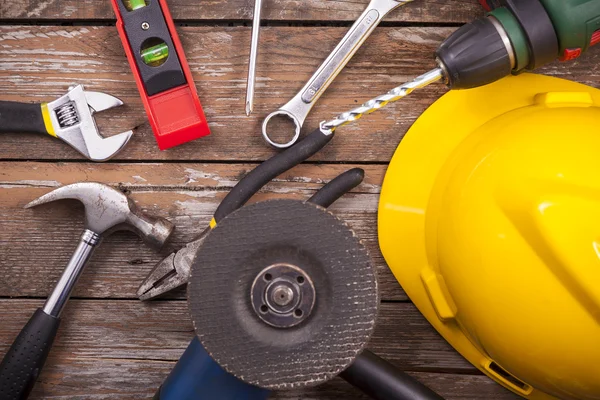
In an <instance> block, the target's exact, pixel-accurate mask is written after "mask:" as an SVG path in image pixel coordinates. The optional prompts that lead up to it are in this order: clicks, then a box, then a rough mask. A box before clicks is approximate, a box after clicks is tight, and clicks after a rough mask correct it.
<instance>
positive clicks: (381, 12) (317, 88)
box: [262, 0, 412, 149]
mask: <svg viewBox="0 0 600 400" xmlns="http://www.w3.org/2000/svg"><path fill="white" fill-rule="evenodd" d="M411 1H412V0H371V2H370V3H369V5H368V6H367V9H366V10H365V11H364V12H363V13H362V15H361V16H360V17H359V18H358V19H357V20H356V22H355V23H354V25H352V27H351V28H350V30H349V31H348V33H346V36H344V37H343V39H342V40H341V41H340V43H338V45H337V46H336V47H335V49H333V51H332V52H331V54H329V56H328V57H327V59H326V60H325V61H324V62H323V64H321V66H320V67H319V69H317V72H315V74H314V75H313V76H312V77H311V78H310V79H309V80H308V82H307V83H306V85H305V86H304V87H303V88H302V89H301V90H300V92H298V94H296V96H294V98H292V99H291V100H290V101H289V102H288V103H287V104H285V105H283V106H282V107H281V108H279V109H278V110H277V111H274V112H272V113H271V114H269V115H268V116H267V118H265V120H264V122H263V125H262V134H263V137H264V138H265V140H266V141H267V143H269V144H270V145H271V146H274V147H277V148H280V149H284V148H287V147H290V146H291V145H293V144H294V143H296V141H297V140H298V138H299V137H300V130H301V129H302V125H303V124H304V120H305V119H306V116H307V115H308V113H309V112H310V110H311V109H312V108H313V106H314V105H315V103H316V102H317V101H318V100H319V98H320V97H321V95H322V94H323V92H325V90H326V89H327V88H328V87H329V85H330V84H331V82H332V81H333V80H334V79H335V77H336V76H337V75H338V74H339V73H340V71H341V70H342V69H343V68H344V67H345V66H346V64H347V63H348V61H350V58H352V56H353V55H354V53H356V51H357V50H358V49H359V47H360V46H361V45H362V44H363V43H364V41H365V40H366V39H367V38H368V37H369V35H371V33H372V32H373V30H374V29H375V28H376V27H377V25H378V24H379V22H380V21H381V20H382V19H383V18H384V17H385V16H386V15H387V14H388V13H389V12H390V11H392V10H394V9H395V8H397V7H400V6H403V5H405V4H407V3H410V2H411ZM276 116H283V117H286V118H288V119H290V120H291V121H292V122H293V123H294V126H295V133H294V136H293V137H292V139H291V140H290V141H289V142H286V143H279V142H276V141H274V140H273V139H272V138H271V137H270V136H269V132H268V125H269V121H271V119H272V118H273V117H276Z"/></svg>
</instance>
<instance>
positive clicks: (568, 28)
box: [322, 0, 600, 130]
mask: <svg viewBox="0 0 600 400" xmlns="http://www.w3.org/2000/svg"><path fill="white" fill-rule="evenodd" d="M480 2H481V3H482V4H483V5H484V6H485V7H486V9H487V10H489V11H490V12H489V13H488V15H487V16H485V17H483V18H480V19H477V20H475V21H473V22H471V23H469V24H467V25H464V26H463V27H462V28H460V29H458V30H457V31H456V32H454V33H453V34H452V35H451V36H450V37H448V39H446V40H445V41H444V42H443V43H442V44H441V45H440V47H439V48H438V50H437V51H436V54H435V55H436V62H437V64H438V67H437V68H434V69H432V70H431V71H429V72H427V73H425V74H423V75H421V76H419V77H418V78H416V79H414V80H413V81H411V82H408V83H406V84H404V85H401V86H398V87H396V88H394V89H392V90H391V91H390V92H388V93H387V94H385V95H383V96H379V97H377V98H375V99H372V100H370V101H368V102H366V103H365V104H363V105H362V106H360V107H357V108H355V109H353V110H351V111H349V112H346V113H343V114H341V115H340V116H338V117H337V118H336V119H334V120H331V121H328V122H325V123H323V124H322V127H323V129H326V130H335V129H336V128H338V127H340V126H342V125H345V124H347V123H349V122H352V121H355V120H357V119H358V118H360V117H361V116H362V115H365V114H370V113H371V112H373V111H376V110H378V109H380V108H382V107H384V106H385V105H386V104H387V103H389V102H394V101H397V100H399V99H401V98H403V97H405V96H407V95H408V94H410V93H411V92H412V91H413V90H415V89H418V88H422V87H425V86H428V85H429V84H431V83H434V82H437V81H440V80H441V81H443V82H444V83H445V84H446V85H447V86H448V87H449V88H450V89H470V88H474V87H478V86H483V85H486V84H489V83H492V82H495V81H497V80H498V79H501V78H503V77H505V76H508V75H510V74H511V73H518V72H522V71H525V70H533V69H535V68H538V67H540V66H542V65H544V64H547V63H549V62H551V61H554V60H555V59H557V58H558V59H559V60H561V61H568V60H573V59H575V58H577V57H579V56H580V55H581V54H583V53H584V52H585V51H587V50H589V49H590V48H591V47H592V46H594V45H596V44H598V43H600V2H598V1H583V2H582V1H579V0H567V1H552V0H501V1H497V0H493V1H491V0H489V1H486V0H480Z"/></svg>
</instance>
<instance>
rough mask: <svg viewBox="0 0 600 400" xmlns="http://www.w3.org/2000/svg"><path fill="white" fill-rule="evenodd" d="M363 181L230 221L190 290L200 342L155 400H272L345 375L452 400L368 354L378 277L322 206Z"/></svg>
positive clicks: (255, 208) (386, 388)
mask: <svg viewBox="0 0 600 400" xmlns="http://www.w3.org/2000/svg"><path fill="white" fill-rule="evenodd" d="M358 171H360V178H361V179H362V170H358ZM356 172H357V171H356V170H351V171H348V172H346V173H345V174H342V175H341V176H340V177H338V178H336V179H334V180H333V181H332V182H330V183H329V184H328V185H326V186H324V187H323V188H322V189H321V190H320V191H319V192H318V193H317V194H316V195H315V196H313V197H312V198H311V199H310V200H309V201H306V202H303V201H297V200H270V201H264V202H260V203H255V204H252V205H248V206H245V207H242V208H240V209H239V210H237V211H234V212H233V213H231V214H229V215H228V216H227V217H225V218H224V219H222V220H221V221H220V222H219V224H218V225H217V226H216V227H215V228H214V229H213V230H212V232H211V234H210V235H208V237H207V238H206V241H205V242H204V244H203V245H202V247H201V248H200V249H199V250H198V252H197V254H196V258H195V260H194V263H193V267H192V275H191V278H190V282H189V285H188V304H189V309H190V316H191V318H192V321H193V325H194V329H195V331H196V335H197V337H196V338H194V339H193V340H192V342H191V344H190V346H189V347H188V349H187V350H186V351H185V353H184V355H183V356H182V357H181V359H180V360H179V362H178V363H177V365H176V366H175V368H174V369H173V371H172V372H171V374H170V375H169V377H168V378H167V380H166V381H165V382H164V384H163V385H162V387H161V388H160V389H159V391H158V392H157V393H156V396H155V397H154V399H155V400H158V399H160V400H171V399H173V400H174V399H177V400H191V399H194V400H196V399H219V400H239V399H244V400H262V399H266V398H267V397H268V396H269V395H270V393H271V391H273V390H287V389H296V388H303V387H309V386H315V385H318V384H320V383H323V382H325V381H328V380H330V379H332V378H334V377H336V376H338V375H341V376H342V377H343V378H344V379H346V380H347V381H348V382H350V383H351V384H353V385H355V386H356V387H358V388H359V389H361V390H362V391H363V392H365V393H367V394H368V395H370V396H371V397H373V398H374V399H379V400H383V399H386V400H401V399H403V400H406V399H416V400H434V399H435V400H439V399H441V397H440V396H438V395H437V394H436V393H434V392H432V391H431V390H430V389H428V388H427V387H425V386H424V385H422V384H421V383H419V382H417V381H416V380H414V379H413V378H411V377H409V376H408V375H406V374H405V373H403V372H401V371H399V370H398V369H396V368H395V367H394V366H393V365H392V364H390V363H388V362H387V361H385V360H383V359H381V358H379V357H378V356H376V355H375V354H373V353H371V352H369V351H368V350H366V346H367V344H368V341H369V338H370V337H371V335H372V333H373V331H374V328H375V322H376V317H377V310H378V306H379V287H378V282H377V275H376V270H375V268H374V267H373V265H372V263H371V260H370V257H369V254H368V252H367V250H366V248H365V247H364V245H363V244H362V243H361V241H360V240H359V239H358V238H357V236H356V234H355V233H354V232H353V231H352V229H350V228H349V227H348V226H347V225H346V224H345V223H344V222H343V221H341V220H340V219H339V218H337V217H335V216H334V215H333V214H331V213H330V212H328V211H327V210H326V209H325V208H324V207H323V206H322V205H325V206H327V205H329V204H331V203H332V202H333V201H334V200H335V199H337V198H338V197H340V196H341V195H342V194H344V193H345V192H346V191H347V190H349V189H350V188H352V187H354V186H356V185H357V184H358V182H360V180H359V181H358V182H357V180H356V177H357V173H356ZM344 181H346V182H344Z"/></svg>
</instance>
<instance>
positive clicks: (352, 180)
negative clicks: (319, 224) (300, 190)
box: [307, 168, 365, 208]
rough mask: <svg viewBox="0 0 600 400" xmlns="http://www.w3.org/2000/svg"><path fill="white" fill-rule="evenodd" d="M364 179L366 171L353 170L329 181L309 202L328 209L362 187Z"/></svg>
mask: <svg viewBox="0 0 600 400" xmlns="http://www.w3.org/2000/svg"><path fill="white" fill-rule="evenodd" d="M364 177H365V171H364V170H363V169H361V168H352V169H350V170H348V171H346V172H344V173H342V174H340V175H338V176H337V177H335V178H333V179H332V180H331V181H329V182H328V183H327V184H326V185H325V186H323V187H322V188H321V189H319V190H318V191H317V193H315V194H314V195H313V196H312V197H311V198H310V199H308V200H307V202H309V203H313V204H316V205H319V206H321V207H324V208H327V207H329V206H330V205H332V204H333V202H334V201H336V200H337V199H339V198H340V197H342V196H343V195H344V194H346V193H348V192H349V191H350V190H352V189H354V188H355V187H357V186H358V185H360V183H361V182H362V181H363V179H364Z"/></svg>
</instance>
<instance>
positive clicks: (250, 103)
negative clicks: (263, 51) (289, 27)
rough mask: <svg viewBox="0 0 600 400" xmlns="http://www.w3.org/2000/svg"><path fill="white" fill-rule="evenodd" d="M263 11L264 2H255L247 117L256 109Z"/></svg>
mask: <svg viewBox="0 0 600 400" xmlns="http://www.w3.org/2000/svg"><path fill="white" fill-rule="evenodd" d="M261 10H262V0H255V1H254V17H253V18H252V39H251V41H250V61H249V62H248V80H247V81H246V115H250V114H251V113H252V110H253V109H254V82H255V80H256V57H257V56H258V39H259V36H260V12H261Z"/></svg>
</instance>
